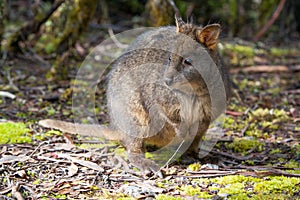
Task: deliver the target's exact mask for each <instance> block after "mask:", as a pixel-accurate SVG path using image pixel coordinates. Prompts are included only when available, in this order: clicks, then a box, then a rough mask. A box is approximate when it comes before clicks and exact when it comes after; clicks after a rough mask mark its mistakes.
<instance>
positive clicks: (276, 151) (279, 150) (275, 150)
mask: <svg viewBox="0 0 300 200" xmlns="http://www.w3.org/2000/svg"><path fill="white" fill-rule="evenodd" d="M281 152H282V151H281V149H279V148H278V149H272V150H271V151H270V154H277V153H281Z"/></svg>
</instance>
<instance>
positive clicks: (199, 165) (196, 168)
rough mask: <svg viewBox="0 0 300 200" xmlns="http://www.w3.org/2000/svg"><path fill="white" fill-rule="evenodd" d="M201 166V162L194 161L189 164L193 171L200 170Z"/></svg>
mask: <svg viewBox="0 0 300 200" xmlns="http://www.w3.org/2000/svg"><path fill="white" fill-rule="evenodd" d="M200 167H201V164H200V163H193V164H190V165H189V166H188V169H189V170H191V171H199V170H200Z"/></svg>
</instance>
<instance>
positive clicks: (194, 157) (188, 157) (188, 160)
mask: <svg viewBox="0 0 300 200" xmlns="http://www.w3.org/2000/svg"><path fill="white" fill-rule="evenodd" d="M195 162H199V157H198V153H196V152H194V151H192V152H189V151H187V152H185V153H184V154H183V155H182V156H181V163H182V164H192V163H195Z"/></svg>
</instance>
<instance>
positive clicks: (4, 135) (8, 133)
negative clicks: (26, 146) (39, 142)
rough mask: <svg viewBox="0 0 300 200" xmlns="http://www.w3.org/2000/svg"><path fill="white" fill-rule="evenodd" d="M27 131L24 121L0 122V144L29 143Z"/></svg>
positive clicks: (29, 135)
mask: <svg viewBox="0 0 300 200" xmlns="http://www.w3.org/2000/svg"><path fill="white" fill-rule="evenodd" d="M29 132H30V130H29V129H28V128H27V127H26V125H25V124H24V123H12V122H6V123H0V144H7V143H9V144H15V143H30V142H31V141H32V140H31V134H29Z"/></svg>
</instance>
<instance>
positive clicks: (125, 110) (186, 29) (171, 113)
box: [40, 18, 230, 171]
mask: <svg viewBox="0 0 300 200" xmlns="http://www.w3.org/2000/svg"><path fill="white" fill-rule="evenodd" d="M176 25H177V27H176V28H175V27H162V28H160V29H157V30H154V31H149V32H146V33H145V34H143V35H141V36H139V37H138V38H137V39H136V41H135V42H134V43H133V44H132V45H131V46H130V47H129V48H128V50H127V51H126V52H125V53H124V54H123V55H122V56H120V57H119V58H118V59H117V60H116V61H115V62H114V63H113V69H112V71H111V72H110V76H109V83H108V88H107V98H108V105H107V106H108V109H109V114H110V117H111V119H110V121H111V127H110V128H105V127H102V126H100V127H98V128H96V129H95V127H94V128H92V126H87V125H79V127H80V126H82V127H83V128H79V130H76V131H74V130H75V129H74V125H73V124H71V123H66V122H60V121H54V120H52V121H51V120H50V121H49V120H48V121H45V120H43V121H41V123H40V124H41V125H43V126H46V127H52V128H57V129H60V130H62V131H66V132H77V133H79V134H84V135H93V136H104V137H105V138H108V139H117V140H120V141H121V142H122V144H123V145H124V146H125V148H126V149H127V152H128V154H129V159H130V161H131V162H132V163H133V164H134V165H136V166H137V167H139V168H141V169H142V170H151V171H156V170H158V169H159V168H158V166H157V165H156V164H155V163H154V162H152V161H151V160H148V159H145V158H144V155H143V153H144V152H145V145H147V144H150V145H154V146H157V147H162V146H165V145H167V144H168V143H169V142H170V141H172V139H173V138H174V137H175V136H179V137H185V136H186V134H189V133H190V132H191V131H192V130H191V129H192V128H193V127H194V124H195V123H197V124H199V126H198V128H197V134H196V136H195V138H194V139H193V141H192V144H191V146H190V148H189V149H188V151H187V153H188V154H193V155H195V154H197V153H198V145H199V142H200V141H201V138H202V137H203V135H204V134H205V132H206V130H207V129H208V126H209V124H210V121H211V119H212V113H211V100H210V96H209V92H208V89H207V87H206V84H205V82H204V80H203V79H202V77H201V75H200V74H199V73H198V72H196V71H195V69H193V68H192V67H190V66H187V67H184V66H182V65H184V64H183V60H182V59H184V58H182V57H180V56H178V55H175V54H172V53H170V52H169V51H168V49H170V48H171V46H172V45H173V44H174V42H176V41H175V39H176V34H179V33H181V34H185V35H187V36H189V37H190V38H192V39H193V40H195V41H197V42H198V43H199V44H200V45H202V46H203V47H204V48H205V49H206V50H207V52H208V53H209V55H210V56H211V58H212V59H213V61H214V62H215V63H216V65H217V66H218V68H219V70H220V72H221V75H222V78H223V81H224V83H225V88H226V93H227V95H229V93H230V92H229V91H230V89H229V88H230V82H229V79H228V74H227V71H226V68H224V67H223V64H222V62H221V60H220V58H219V56H218V53H217V42H218V36H219V32H220V25H218V24H212V25H208V26H206V27H204V28H202V27H198V26H195V25H193V24H188V23H185V22H183V21H182V19H180V18H176ZM177 42H178V41H177ZM184 45H185V43H184V41H183V42H182V43H179V44H177V45H176V46H175V48H179V49H180V48H186V46H184ZM162 47H163V48H164V47H165V50H164V49H161V48H162ZM137 48H138V49H137ZM157 48H159V49H157ZM136 49H137V50H136ZM190 51H191V52H192V51H193V49H190ZM186 53H187V54H188V52H186ZM168 60H169V61H168ZM167 61H168V62H167ZM166 63H168V64H167V66H166ZM166 83H167V84H166ZM174 88H175V89H176V90H175V91H176V92H174V90H173V89H174ZM151 109H152V110H151ZM155 120H157V121H158V122H160V121H162V122H164V123H163V124H162V127H152V126H153V125H151V123H152V122H153V121H155ZM151 128H154V131H152V132H151ZM155 128H158V130H155ZM155 131H156V132H155Z"/></svg>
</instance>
